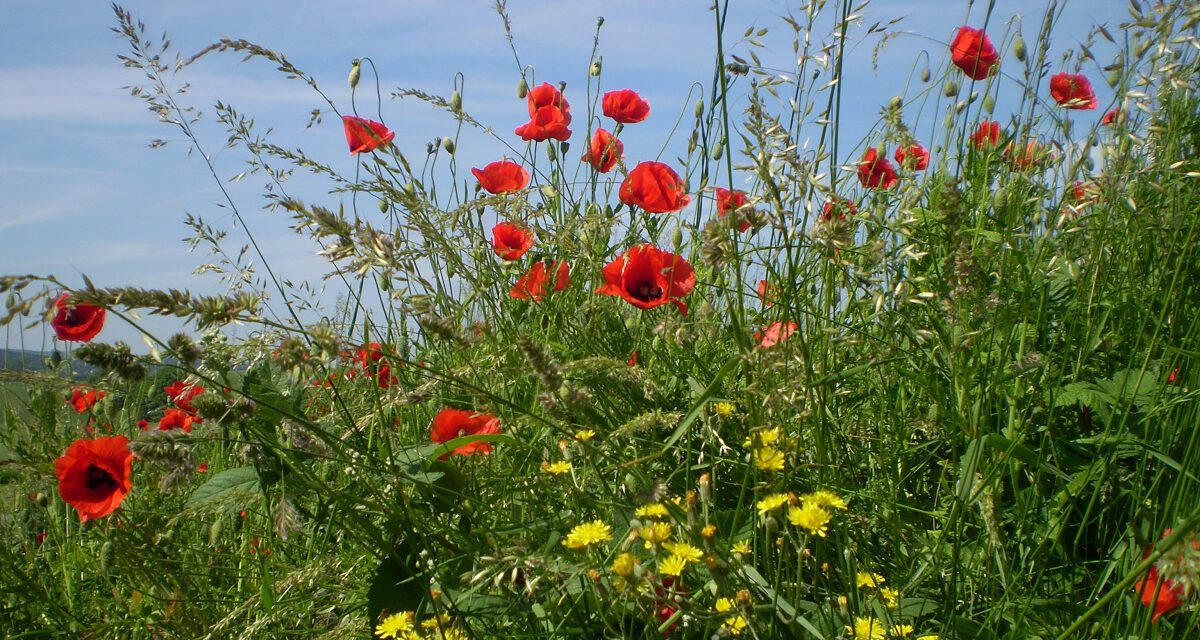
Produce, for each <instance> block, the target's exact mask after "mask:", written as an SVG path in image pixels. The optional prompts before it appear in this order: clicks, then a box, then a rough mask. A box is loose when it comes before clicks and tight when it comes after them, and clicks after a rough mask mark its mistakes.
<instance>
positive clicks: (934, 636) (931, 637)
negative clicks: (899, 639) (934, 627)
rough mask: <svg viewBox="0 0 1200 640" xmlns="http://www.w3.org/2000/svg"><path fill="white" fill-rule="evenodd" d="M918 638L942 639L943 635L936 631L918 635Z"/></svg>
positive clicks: (921, 639)
mask: <svg viewBox="0 0 1200 640" xmlns="http://www.w3.org/2000/svg"><path fill="white" fill-rule="evenodd" d="M917 640H942V637H941V636H939V635H938V634H936V633H931V634H929V635H924V636H918V637H917Z"/></svg>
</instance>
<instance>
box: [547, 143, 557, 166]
mask: <svg viewBox="0 0 1200 640" xmlns="http://www.w3.org/2000/svg"><path fill="white" fill-rule="evenodd" d="M546 157H547V158H550V162H554V161H555V160H557V159H558V150H557V149H555V148H554V145H552V144H548V145H546Z"/></svg>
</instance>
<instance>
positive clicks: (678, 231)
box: [671, 227, 683, 251]
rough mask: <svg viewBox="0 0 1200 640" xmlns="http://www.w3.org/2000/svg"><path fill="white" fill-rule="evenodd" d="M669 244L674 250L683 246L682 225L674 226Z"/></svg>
mask: <svg viewBox="0 0 1200 640" xmlns="http://www.w3.org/2000/svg"><path fill="white" fill-rule="evenodd" d="M671 244H672V246H674V247H675V250H676V251H678V250H679V247H681V246H683V227H675V232H674V233H672V234H671Z"/></svg>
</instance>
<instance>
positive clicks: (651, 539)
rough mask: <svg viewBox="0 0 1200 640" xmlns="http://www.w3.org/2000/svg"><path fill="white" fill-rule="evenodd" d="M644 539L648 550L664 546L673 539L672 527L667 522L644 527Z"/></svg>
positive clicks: (653, 523)
mask: <svg viewBox="0 0 1200 640" xmlns="http://www.w3.org/2000/svg"><path fill="white" fill-rule="evenodd" d="M642 539H643V540H645V541H646V548H647V549H652V548H654V545H656V544H662V543H663V542H666V541H667V540H670V539H671V525H669V524H667V523H665V522H652V523H650V524H648V525H645V526H643V527H642Z"/></svg>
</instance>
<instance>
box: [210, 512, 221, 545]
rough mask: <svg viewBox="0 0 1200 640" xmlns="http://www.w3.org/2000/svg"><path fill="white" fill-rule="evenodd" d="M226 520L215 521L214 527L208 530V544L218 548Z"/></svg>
mask: <svg viewBox="0 0 1200 640" xmlns="http://www.w3.org/2000/svg"><path fill="white" fill-rule="evenodd" d="M224 525H225V518H217V519H216V520H214V521H213V523H212V526H211V527H209V528H208V543H209V544H211V545H213V546H216V544H217V542H219V541H220V540H221V530H222V529H223V528H224Z"/></svg>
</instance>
